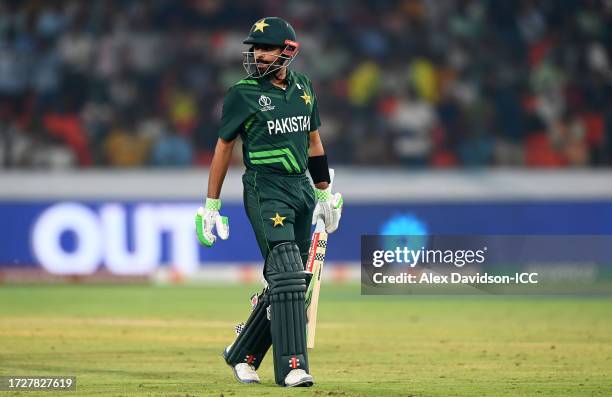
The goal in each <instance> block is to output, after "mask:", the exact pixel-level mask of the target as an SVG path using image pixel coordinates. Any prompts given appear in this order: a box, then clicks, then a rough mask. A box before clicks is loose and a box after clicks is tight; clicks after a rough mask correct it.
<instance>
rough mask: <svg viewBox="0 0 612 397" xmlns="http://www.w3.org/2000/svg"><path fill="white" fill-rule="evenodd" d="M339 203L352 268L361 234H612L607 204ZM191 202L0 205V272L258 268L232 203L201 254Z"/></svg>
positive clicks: (340, 234)
mask: <svg viewBox="0 0 612 397" xmlns="http://www.w3.org/2000/svg"><path fill="white" fill-rule="evenodd" d="M347 202H348V204H346V205H345V208H344V212H343V216H342V220H341V224H340V229H339V230H338V231H337V232H336V233H334V234H333V235H331V236H330V240H329V249H328V253H327V255H328V256H327V258H328V259H329V260H330V261H335V262H343V261H345V262H348V261H351V262H358V261H359V259H360V250H359V247H360V236H361V235H365V234H389V235H400V234H422V235H427V234H463V235H465V234H481V235H484V234H489V235H492V234H498V235H504V234H506V235H524V234H531V235H533V234H546V235H555V234H561V235H563V234H578V235H581V234H584V235H586V234H612V201H586V200H585V201H554V202H540V201H538V202H515V201H508V202H500V201H495V202H467V203H464V202H438V203H434V202H428V203H422V202H421V203H416V202H410V203H360V204H351V203H350V198H348V199H347ZM197 206H198V204H197V203H195V202H167V201H164V202H161V201H158V202H152V201H146V202H145V201H117V202H110V201H104V202H102V201H79V202H64V201H62V202H46V201H28V202H17V201H15V202H11V201H3V202H0V216H1V219H3V220H4V225H3V227H2V228H1V229H0V234H1V236H0V266H37V265H43V267H45V268H46V269H47V270H49V271H52V272H56V273H83V274H88V273H91V272H92V271H95V270H96V269H98V268H99V267H100V266H106V267H108V268H109V269H110V270H111V271H112V272H114V273H118V274H145V273H148V272H150V271H151V270H153V269H154V267H156V266H159V265H160V264H173V265H176V266H179V267H180V268H181V269H182V270H183V271H185V272H186V273H189V272H190V271H194V270H195V269H196V268H197V267H198V266H199V265H201V264H203V265H204V266H205V265H206V264H207V263H217V264H218V263H220V262H234V263H235V262H247V263H248V262H250V263H258V262H260V261H261V255H260V253H259V250H258V248H257V245H256V244H255V239H254V235H253V232H252V230H251V228H250V225H249V223H248V221H247V218H246V215H245V213H244V210H243V208H242V205H241V204H239V203H227V204H226V205H225V206H224V208H223V213H224V215H227V216H228V217H229V218H230V238H229V240H227V241H220V240H218V241H217V243H216V244H215V246H214V247H213V248H210V249H206V248H203V247H199V246H198V245H197V241H196V239H195V233H194V220H193V218H194V214H195V211H196V209H197Z"/></svg>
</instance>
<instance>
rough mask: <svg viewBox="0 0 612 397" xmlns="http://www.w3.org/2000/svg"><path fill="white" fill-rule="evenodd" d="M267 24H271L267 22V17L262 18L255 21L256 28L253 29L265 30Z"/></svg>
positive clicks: (256, 30) (255, 30)
mask: <svg viewBox="0 0 612 397" xmlns="http://www.w3.org/2000/svg"><path fill="white" fill-rule="evenodd" d="M266 26H270V25H268V24H267V23H266V20H265V19H262V20H261V21H258V22H255V29H253V32H262V33H263V31H264V29H265V27H266Z"/></svg>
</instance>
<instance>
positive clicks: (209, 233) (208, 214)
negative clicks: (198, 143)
mask: <svg viewBox="0 0 612 397" xmlns="http://www.w3.org/2000/svg"><path fill="white" fill-rule="evenodd" d="M235 142H236V140H235V139H232V140H231V141H226V140H224V139H222V138H219V139H218V140H217V146H216V147H215V154H214V155H213V159H212V163H211V165H210V172H209V174H208V194H207V195H206V202H205V203H204V207H200V208H199V209H198V212H197V213H196V219H195V222H196V234H197V236H198V240H199V241H200V244H202V245H204V246H206V247H212V245H213V243H214V242H215V240H216V239H217V236H215V234H214V233H213V228H216V229H217V234H218V235H219V237H221V238H222V239H223V240H225V239H227V238H228V237H229V220H228V218H227V217H225V216H221V215H220V214H219V211H220V210H221V199H219V195H220V194H221V186H223V180H224V179H225V174H227V169H228V167H229V163H230V160H231V158H232V150H233V149H234V143H235Z"/></svg>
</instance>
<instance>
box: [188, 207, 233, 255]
mask: <svg viewBox="0 0 612 397" xmlns="http://www.w3.org/2000/svg"><path fill="white" fill-rule="evenodd" d="M220 209H221V200H220V199H212V198H207V199H206V203H205V204H204V207H200V208H198V212H196V217H195V223H196V233H197V235H198V241H199V242H200V244H202V245H204V246H206V247H212V245H213V244H214V242H215V240H216V239H217V236H215V234H214V233H213V229H214V228H216V229H217V235H219V237H221V239H222V240H227V238H228V237H229V219H228V218H227V217H226V216H221V215H220V214H219V210H220Z"/></svg>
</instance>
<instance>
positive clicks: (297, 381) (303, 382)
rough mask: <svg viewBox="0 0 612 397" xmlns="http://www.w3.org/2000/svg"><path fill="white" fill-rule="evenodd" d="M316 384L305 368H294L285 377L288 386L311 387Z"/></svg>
mask: <svg viewBox="0 0 612 397" xmlns="http://www.w3.org/2000/svg"><path fill="white" fill-rule="evenodd" d="M313 384H314V380H313V379H312V376H310V375H308V374H307V373H306V371H304V370H303V369H292V370H291V371H290V372H289V373H288V374H287V376H286V377H285V386H287V387H310V386H312V385H313Z"/></svg>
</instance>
